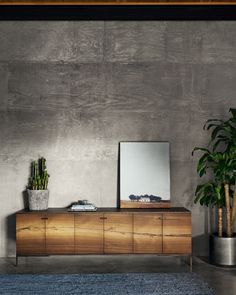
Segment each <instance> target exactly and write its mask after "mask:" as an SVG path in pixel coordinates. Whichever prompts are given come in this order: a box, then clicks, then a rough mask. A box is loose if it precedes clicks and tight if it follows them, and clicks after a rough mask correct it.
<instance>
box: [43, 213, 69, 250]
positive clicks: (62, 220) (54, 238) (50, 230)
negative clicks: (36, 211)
mask: <svg viewBox="0 0 236 295" xmlns="http://www.w3.org/2000/svg"><path fill="white" fill-rule="evenodd" d="M46 251H47V254H74V214H73V213H54V214H48V219H47V221H46Z"/></svg>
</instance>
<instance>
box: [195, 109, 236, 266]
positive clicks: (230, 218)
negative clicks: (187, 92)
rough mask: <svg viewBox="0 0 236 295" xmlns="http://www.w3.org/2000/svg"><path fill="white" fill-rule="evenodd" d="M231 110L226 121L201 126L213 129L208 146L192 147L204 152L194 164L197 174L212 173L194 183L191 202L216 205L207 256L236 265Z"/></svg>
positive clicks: (235, 138) (235, 112)
mask: <svg viewBox="0 0 236 295" xmlns="http://www.w3.org/2000/svg"><path fill="white" fill-rule="evenodd" d="M230 113H231V117H230V118H229V119H228V120H226V121H224V120H219V119H210V120H208V121H207V122H206V124H205V125H204V129H206V130H211V131H212V132H211V139H210V142H209V147H208V148H202V147H195V148H194V150H193V154H194V152H195V151H200V152H202V153H203V154H202V155H201V157H200V159H199V162H198V166H197V172H198V174H199V176H200V177H203V176H205V175H209V174H210V176H211V177H210V180H208V181H205V182H203V183H201V184H199V185H198V186H197V188H196V192H195V196H196V198H195V201H194V202H195V203H197V202H199V203H200V204H201V205H205V206H210V207H217V211H218V231H217V233H213V234H212V235H211V236H210V260H211V262H212V263H214V264H218V265H227V266H233V265H236V234H235V233H234V223H235V219H236V109H230ZM224 208H225V209H226V210H223V209H224ZM225 211H226V216H224V214H223V213H224V212H225ZM224 218H225V219H226V229H225V230H224V228H223V219H224Z"/></svg>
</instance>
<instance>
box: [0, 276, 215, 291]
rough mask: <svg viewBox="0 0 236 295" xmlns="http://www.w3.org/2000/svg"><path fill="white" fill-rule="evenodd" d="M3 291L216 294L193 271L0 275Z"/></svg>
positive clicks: (0, 284)
mask: <svg viewBox="0 0 236 295" xmlns="http://www.w3.org/2000/svg"><path fill="white" fill-rule="evenodd" d="M0 294H1V295H2V294H22V295H24V294H32V295H37V294H43V295H46V294H55V295H56V294H63V295H64V294H83V295H95V294H97V295H118V294H119V295H125V294H129V295H150V294H152V295H213V294H214V292H213V290H212V289H210V288H209V287H208V285H207V284H206V283H205V282H204V281H203V280H202V279H201V278H200V277H199V276H198V275H196V274H194V273H172V274H168V273H166V274H158V273H156V274H148V273H142V274H140V273H139V274H81V275H74V274H73V275H61V274H60V275H28V274H17V275H14V274H12V275H11V274H9V275H0Z"/></svg>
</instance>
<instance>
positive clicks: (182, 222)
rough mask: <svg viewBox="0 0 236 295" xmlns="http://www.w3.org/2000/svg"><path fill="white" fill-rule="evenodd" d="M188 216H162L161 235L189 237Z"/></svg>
mask: <svg viewBox="0 0 236 295" xmlns="http://www.w3.org/2000/svg"><path fill="white" fill-rule="evenodd" d="M191 234H192V225H191V215H190V214H163V235H164V236H166V235H168V236H179V235H191Z"/></svg>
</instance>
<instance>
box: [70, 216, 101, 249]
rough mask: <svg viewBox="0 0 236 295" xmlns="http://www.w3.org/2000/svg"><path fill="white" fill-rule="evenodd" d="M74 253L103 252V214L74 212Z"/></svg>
mask: <svg viewBox="0 0 236 295" xmlns="http://www.w3.org/2000/svg"><path fill="white" fill-rule="evenodd" d="M75 253H76V254H102V253H103V214H98V213H81V214H75Z"/></svg>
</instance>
